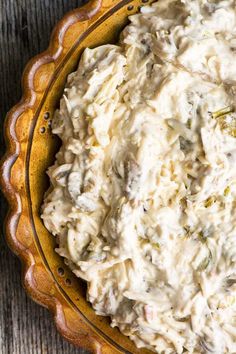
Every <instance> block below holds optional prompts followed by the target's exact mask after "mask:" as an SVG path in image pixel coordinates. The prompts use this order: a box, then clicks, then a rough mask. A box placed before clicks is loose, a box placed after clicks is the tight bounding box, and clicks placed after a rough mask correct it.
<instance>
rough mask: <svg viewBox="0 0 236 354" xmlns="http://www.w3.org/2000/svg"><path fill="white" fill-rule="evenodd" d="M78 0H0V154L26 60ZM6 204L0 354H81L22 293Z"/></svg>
mask: <svg viewBox="0 0 236 354" xmlns="http://www.w3.org/2000/svg"><path fill="white" fill-rule="evenodd" d="M82 1H83V0H78V1H76V0H0V26H1V28H0V154H1V155H2V154H3V152H4V143H3V135H2V128H3V120H4V117H5V115H6V112H7V111H8V110H9V109H10V108H11V107H12V106H13V105H14V104H15V103H16V102H17V101H18V100H19V99H20V96H21V87H20V80H21V74H22V71H23V69H24V66H25V65H26V63H27V62H28V60H29V59H30V58H31V57H32V56H34V55H36V54H38V53H39V52H41V51H43V50H44V49H46V48H47V46H48V42H49V37H50V33H51V30H52V28H53V26H54V25H55V23H56V22H57V21H58V20H59V19H60V18H61V17H62V16H63V14H65V13H66V12H67V11H69V10H71V9H73V8H75V7H77V6H79V5H81V4H82ZM6 209H7V206H6V203H5V201H4V199H3V197H2V196H1V197H0V217H1V234H0V280H1V287H0V354H76V353H77V354H82V353H83V354H85V351H84V350H82V349H81V350H80V349H76V348H74V347H73V346H72V345H70V344H68V343H67V342H66V341H65V340H63V339H62V338H61V337H60V335H59V334H58V333H57V331H56V329H55V328H54V325H53V321H52V319H51V316H50V314H49V313H48V311H47V310H45V309H43V308H42V307H40V306H38V305H36V304H35V303H34V302H32V301H31V300H30V299H29V298H28V297H27V296H26V294H25V292H24V290H23V289H22V286H21V282H20V262H19V261H18V259H17V258H16V257H14V256H13V255H12V253H11V252H10V251H9V249H8V248H7V246H6V244H5V241H4V230H3V228H2V224H3V219H4V216H5V213H6Z"/></svg>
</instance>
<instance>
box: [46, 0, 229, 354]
mask: <svg viewBox="0 0 236 354" xmlns="http://www.w3.org/2000/svg"><path fill="white" fill-rule="evenodd" d="M130 21H131V23H130V24H129V25H128V26H127V27H126V28H125V30H124V31H123V33H122V35H121V40H120V43H119V45H104V46H101V47H98V48H95V49H86V50H85V51H84V53H83V55H82V58H81V61H80V63H79V67H78V70H77V71H76V72H75V73H73V74H71V75H70V76H69V77H68V82H67V86H66V89H65V92H64V96H63V98H62V100H61V105H60V109H59V110H58V111H57V113H56V114H55V117H54V119H53V132H54V134H57V135H58V136H59V137H60V138H61V140H62V147H61V149H60V151H59V152H58V154H57V156H56V162H55V164H54V166H52V167H51V168H50V169H49V176H50V179H51V183H52V188H51V190H50V192H49V193H48V194H47V196H46V198H45V203H44V206H43V215H42V217H43V220H44V223H45V226H46V227H47V229H48V230H49V231H50V232H51V233H52V234H53V235H55V236H57V238H58V243H59V248H58V249H57V252H58V253H59V254H60V255H61V256H63V257H65V258H66V260H67V264H69V266H70V267H71V269H72V270H73V271H74V273H75V274H76V275H77V276H78V277H81V278H83V279H85V280H86V281H87V282H88V299H89V301H90V302H91V304H92V306H93V308H94V309H95V311H96V313H97V314H98V315H109V316H110V317H111V319H112V322H111V325H112V326H118V327H119V328H120V330H121V331H122V332H123V333H124V334H125V335H127V336H129V337H130V338H131V339H132V340H133V341H134V342H135V343H136V345H137V346H138V347H147V348H149V349H151V350H153V351H156V352H157V353H163V354H172V353H178V354H179V353H182V352H187V353H195V354H199V353H215V354H221V353H236V209H235V207H236V139H235V136H236V113H235V112H236V111H235V108H236V107H235V101H236V98H235V92H236V1H233V0H227V1H207V0H192V1H191V0H185V1H184V0H182V1H181V0H177V1H171V0H169V1H167V0H160V1H158V2H157V3H154V4H153V5H152V6H146V7H143V8H142V9H141V13H140V14H137V15H134V16H131V17H130Z"/></svg>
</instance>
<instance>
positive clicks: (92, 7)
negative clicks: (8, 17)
mask: <svg viewBox="0 0 236 354" xmlns="http://www.w3.org/2000/svg"><path fill="white" fill-rule="evenodd" d="M143 2H148V1H147V0H143ZM141 5H142V1H141V0H134V1H130V0H122V1H120V0H115V1H112V0H103V1H101V0H92V1H90V2H89V3H88V4H87V5H85V6H84V7H82V8H78V9H76V10H74V11H72V12H71V13H69V14H67V15H66V16H65V17H64V18H63V19H62V20H61V21H60V23H59V24H58V25H57V27H56V28H55V29H54V32H53V35H52V39H51V42H50V46H49V48H48V50H46V51H45V52H44V53H42V54H40V55H39V56H37V57H35V58H34V59H32V60H31V61H30V63H29V64H28V65H27V67H26V69H25V72H24V75H23V81H22V86H23V96H22V99H21V101H20V102H19V103H18V104H17V105H16V106H15V107H13V108H12V110H11V111H10V112H9V114H8V115H7V118H6V121H5V138H6V144H7V152H6V155H5V157H4V158H3V161H2V164H1V185H2V189H3V192H4V194H5V196H6V198H7V200H8V203H9V213H8V216H7V218H6V239H7V242H8V244H9V246H10V248H11V249H12V250H13V252H14V253H15V254H16V255H18V256H19V257H20V259H21V261H22V266H23V284H24V287H25V289H26V291H27V292H28V294H29V295H30V296H31V297H32V298H33V299H34V300H35V301H36V302H38V303H40V304H41V305H43V306H46V307H47V308H49V309H50V310H51V311H52V312H53V315H54V319H55V323H56V326H57V328H58V330H59V331H60V333H61V334H62V335H63V336H64V337H65V338H66V339H68V340H69V341H71V342H72V343H73V344H75V345H77V346H80V347H84V348H86V349H88V350H89V351H90V352H92V353H103V354H113V353H137V354H138V353H143V354H144V353H149V351H147V350H138V349H137V348H136V347H135V346H134V344H133V343H132V342H131V341H130V340H129V339H128V338H126V337H125V336H123V335H122V334H121V333H120V332H119V331H118V330H117V329H112V328H110V326H109V319H108V318H104V317H101V316H96V315H95V312H94V311H93V309H92V308H91V306H90V304H89V303H88V302H86V284H85V283H84V282H83V281H81V280H79V279H78V278H76V277H75V276H74V275H73V274H72V272H71V271H70V270H69V269H68V268H67V267H66V266H65V265H64V262H63V259H61V257H59V256H58V255H57V254H56V253H55V251H54V248H55V247H56V243H55V238H54V237H52V236H51V235H50V234H49V233H48V231H47V230H46V229H45V227H44V225H43V223H42V221H41V219H40V206H41V204H42V200H43V196H44V193H45V191H46V190H47V188H48V186H49V181H48V178H47V176H46V173H45V172H46V170H47V168H48V167H49V166H50V165H51V164H52V163H53V161H54V158H55V153H56V152H57V150H58V148H59V146H60V142H59V140H58V139H57V138H56V137H55V136H53V135H52V134H51V130H50V124H51V119H52V116H53V113H54V111H55V109H56V108H57V107H58V104H59V99H60V96H61V95H62V91H63V88H64V85H65V81H66V77H67V75H68V74H69V73H70V72H72V71H73V70H75V69H76V66H77V64H78V60H79V57H80V54H81V52H82V51H83V50H84V48H86V47H94V46H97V45H101V44H105V43H114V42H116V41H117V39H118V36H119V33H120V31H121V29H122V28H123V27H124V26H125V24H126V23H127V22H128V16H129V15H130V14H133V13H135V12H137V11H138V9H139V6H141ZM29 315H30V314H29Z"/></svg>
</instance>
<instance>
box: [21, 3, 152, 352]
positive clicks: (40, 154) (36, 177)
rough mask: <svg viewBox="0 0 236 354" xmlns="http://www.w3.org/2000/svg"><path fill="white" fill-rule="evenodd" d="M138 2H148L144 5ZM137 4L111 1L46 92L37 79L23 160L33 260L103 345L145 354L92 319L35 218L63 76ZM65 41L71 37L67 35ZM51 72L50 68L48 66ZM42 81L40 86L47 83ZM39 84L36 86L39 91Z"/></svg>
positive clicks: (110, 36) (103, 321)
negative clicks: (34, 250) (38, 259)
mask: <svg viewBox="0 0 236 354" xmlns="http://www.w3.org/2000/svg"><path fill="white" fill-rule="evenodd" d="M143 2H148V1H144V0H143ZM141 5H142V2H141V1H140V0H134V1H127V0H125V1H124V0H123V1H116V2H115V4H114V5H113V7H112V8H111V7H109V8H108V9H107V11H106V9H105V10H104V11H103V13H102V14H100V15H99V16H97V20H96V21H95V22H94V23H93V25H92V26H90V27H88V28H84V31H83V34H82V35H80V36H78V37H77V39H76V40H74V39H72V42H69V41H68V43H65V44H64V47H63V50H64V51H65V55H64V57H63V60H62V61H61V63H60V65H59V66H58V67H57V68H56V71H55V73H54V76H53V78H52V79H50V82H49V83H48V85H47V87H46V89H45V90H44V88H43V87H42V85H41V84H40V80H39V86H38V88H37V87H36V90H37V89H38V92H39V91H40V90H42V99H41V101H40V103H39V108H38V111H37V113H36V114H35V115H34V116H33V117H32V120H31V125H30V128H29V131H30V137H29V144H28V147H27V152H26V156H25V163H26V180H25V181H26V188H27V193H28V195H29V199H30V204H31V207H30V210H29V214H30V218H31V225H32V228H33V232H34V241H35V245H36V247H37V249H38V252H39V255H40V257H41V258H42V260H43V263H44V265H45V267H46V269H47V271H48V272H50V273H51V275H52V277H53V279H54V282H55V283H56V286H57V287H58V288H59V291H60V292H61V294H62V296H63V297H64V298H65V299H66V301H67V302H68V304H69V306H71V307H73V308H74V309H75V310H76V311H78V312H79V313H80V314H81V316H82V317H84V320H85V321H87V323H88V324H89V325H90V326H91V327H93V329H94V330H95V331H96V332H98V333H99V334H100V335H102V336H103V337H104V338H105V339H106V340H108V341H109V342H110V343H111V344H112V345H113V346H114V347H116V348H117V349H118V350H119V351H120V352H125V353H127V352H132V353H137V354H138V353H141V352H142V353H149V351H147V350H138V349H137V348H136V347H135V346H134V344H133V343H132V342H131V341H130V340H129V339H128V338H126V337H125V336H123V335H122V334H121V333H120V332H119V331H118V330H117V329H112V328H111V327H110V326H109V319H108V318H104V317H101V316H96V315H95V312H94V311H93V309H92V308H91V306H90V304H89V303H87V302H86V284H85V283H84V282H83V281H81V280H79V279H78V278H76V277H75V276H74V275H73V274H72V272H71V271H70V270H69V269H68V268H67V267H66V266H65V264H64V262H63V259H62V258H61V257H59V256H58V255H57V254H56V253H55V251H54V249H55V247H56V240H55V238H54V237H52V236H51V235H50V234H49V233H48V231H47V230H46V229H45V227H44V225H43V223H42V221H41V219H40V208H41V204H42V201H43V196H44V193H45V191H46V190H47V189H48V187H49V181H48V178H47V176H46V170H47V168H48V167H49V166H50V165H52V164H53V162H54V160H55V153H56V152H57V151H58V148H59V146H60V141H59V139H57V138H56V137H55V136H53V135H52V134H51V130H50V123H51V118H52V116H53V113H54V111H55V109H56V108H57V107H58V105H59V99H60V97H61V95H62V92H63V88H64V85H65V82H66V77H67V75H68V74H69V73H70V72H72V71H73V70H75V69H76V66H77V64H78V60H79V57H80V54H81V52H82V51H83V50H84V48H86V47H90V48H92V47H95V46H98V45H101V44H105V43H115V42H116V41H117V39H118V37H119V33H120V31H121V29H122V28H123V27H124V26H125V24H127V23H128V16H129V15H130V14H133V13H135V12H137V11H138V9H139V6H141ZM78 26H83V23H75V24H74V25H73V26H71V27H70V28H69V31H71V33H73V32H74V31H76V30H77V28H78ZM71 38H74V36H72V35H71ZM51 65H52V69H54V68H53V63H52V64H51ZM45 79H46V78H45V77H44V82H47V80H45ZM40 85H41V86H40Z"/></svg>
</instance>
